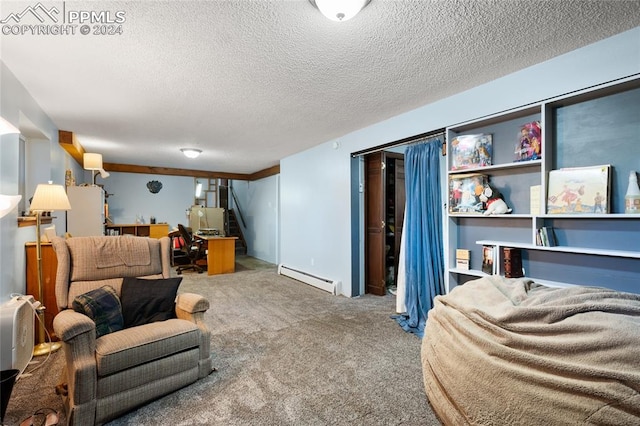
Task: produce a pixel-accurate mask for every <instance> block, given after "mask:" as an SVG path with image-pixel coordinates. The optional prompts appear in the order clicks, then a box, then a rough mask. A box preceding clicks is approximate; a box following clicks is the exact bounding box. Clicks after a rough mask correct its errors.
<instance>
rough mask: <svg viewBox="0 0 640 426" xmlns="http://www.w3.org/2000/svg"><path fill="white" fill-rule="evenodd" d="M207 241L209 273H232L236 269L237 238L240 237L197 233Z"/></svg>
mask: <svg viewBox="0 0 640 426" xmlns="http://www.w3.org/2000/svg"><path fill="white" fill-rule="evenodd" d="M194 237H195V238H199V239H201V240H205V241H206V242H207V273H208V274H209V275H217V274H231V273H233V272H235V271H236V240H237V239H238V237H218V236H209V235H197V234H194Z"/></svg>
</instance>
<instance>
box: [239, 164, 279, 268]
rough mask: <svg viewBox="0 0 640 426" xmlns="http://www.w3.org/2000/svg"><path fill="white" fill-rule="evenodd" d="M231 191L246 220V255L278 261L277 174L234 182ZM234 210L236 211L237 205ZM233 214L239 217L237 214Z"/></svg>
mask: <svg viewBox="0 0 640 426" xmlns="http://www.w3.org/2000/svg"><path fill="white" fill-rule="evenodd" d="M232 184H233V190H234V192H235V194H236V197H237V199H238V204H239V205H240V206H239V207H240V210H241V211H242V215H243V217H244V219H245V221H246V227H243V226H242V222H241V219H240V217H238V222H240V226H241V227H242V232H243V234H244V237H245V240H246V241H247V247H248V250H247V254H248V255H249V256H252V257H255V258H258V259H261V260H264V261H266V262H270V263H274V264H277V263H278V262H279V260H280V256H279V255H280V253H279V234H280V229H279V227H280V217H279V190H280V175H275V176H269V177H266V178H264V179H260V180H256V181H237V180H234V181H233V183H232ZM234 209H236V210H237V208H236V207H234ZM236 216H238V215H237V214H236Z"/></svg>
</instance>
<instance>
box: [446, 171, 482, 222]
mask: <svg viewBox="0 0 640 426" xmlns="http://www.w3.org/2000/svg"><path fill="white" fill-rule="evenodd" d="M488 182H489V177H488V176H487V175H484V174H482V173H464V174H459V175H449V213H470V214H482V213H483V212H484V211H485V204H484V203H483V202H482V201H481V200H480V195H481V194H482V191H483V190H484V187H485V186H486V185H487V184H488Z"/></svg>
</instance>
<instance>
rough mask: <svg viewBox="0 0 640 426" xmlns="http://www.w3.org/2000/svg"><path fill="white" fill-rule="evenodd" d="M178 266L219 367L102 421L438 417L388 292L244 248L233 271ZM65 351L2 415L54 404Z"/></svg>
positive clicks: (424, 420) (414, 346) (415, 348)
mask: <svg viewBox="0 0 640 426" xmlns="http://www.w3.org/2000/svg"><path fill="white" fill-rule="evenodd" d="M183 277H184V279H183V281H182V284H181V286H180V291H184V292H194V293H200V294H203V295H205V296H206V297H207V298H208V299H209V301H210V302H211V309H210V310H209V311H208V312H207V316H206V318H207V323H208V325H209V327H210V329H211V331H212V337H211V350H212V353H213V363H214V366H215V367H216V368H217V369H218V371H217V372H214V373H212V374H211V375H210V376H208V377H206V378H205V379H202V380H200V381H198V382H196V383H194V384H192V385H190V386H187V387H186V388H183V389H181V390H179V391H177V392H174V393H172V394H169V395H167V396H165V397H163V398H161V399H158V400H156V401H154V402H152V403H149V404H147V405H145V406H143V407H140V408H139V409H137V410H135V411H132V412H130V413H129V414H127V415H125V416H123V417H121V418H118V419H116V420H114V421H112V422H110V423H109V424H108V425H109V426H116V425H157V424H167V425H184V426H186V425H225V426H226V425H439V424H440V423H439V422H438V420H437V419H436V417H435V415H434V414H433V412H432V411H431V409H430V406H429V403H428V401H427V399H426V396H425V392H424V386H423V383H422V371H421V366H420V340H418V339H417V338H416V337H415V336H413V335H410V334H407V333H405V332H404V331H402V329H401V328H400V327H399V326H398V325H397V324H396V322H395V321H394V320H392V319H390V315H392V314H393V313H394V306H395V301H394V299H393V297H392V296H386V297H378V296H368V295H367V296H363V297H360V298H354V299H349V298H345V297H342V296H332V295H330V294H328V293H326V292H324V291H321V290H318V289H315V288H313V287H310V286H308V285H306V284H303V283H300V282H297V281H294V280H291V279H289V278H286V277H281V276H279V275H277V273H276V267H275V265H271V264H268V263H264V262H261V261H258V260H255V259H252V258H247V257H240V258H238V268H237V272H236V273H235V274H228V275H219V276H213V277H209V276H207V275H206V273H205V274H196V273H190V272H185V273H184V274H183ZM62 362H63V357H62V353H61V352H58V353H55V354H53V355H52V357H51V359H50V360H49V361H47V363H45V365H44V366H43V367H42V368H40V369H39V370H37V371H36V372H35V374H34V375H33V376H30V377H24V378H22V379H20V380H19V381H18V382H17V383H16V385H15V388H14V391H13V394H12V397H11V400H10V402H9V407H8V410H7V415H6V417H5V423H6V424H9V425H15V424H19V422H20V421H21V420H22V419H24V418H25V417H27V416H28V415H29V414H30V413H31V412H32V411H34V410H36V409H38V408H40V407H51V408H54V409H58V410H60V409H62V404H61V401H60V399H59V397H58V396H57V395H55V394H54V392H53V387H54V386H55V384H56V382H57V378H58V374H59V373H58V372H59V371H60V368H61V367H62ZM30 368H31V367H30ZM61 424H62V423H61Z"/></svg>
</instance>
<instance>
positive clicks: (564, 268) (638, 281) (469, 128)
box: [443, 75, 640, 292]
mask: <svg viewBox="0 0 640 426" xmlns="http://www.w3.org/2000/svg"><path fill="white" fill-rule="evenodd" d="M637 111H640V76H638V75H635V76H631V77H629V78H626V79H621V80H618V81H616V82H610V83H607V84H603V85H601V86H598V87H592V88H589V89H585V90H583V91H578V92H574V93H572V94H569V95H566V96H561V97H558V98H555V99H549V100H546V101H543V102H540V103H537V104H533V105H528V106H526V107H523V108H518V109H515V110H513V111H508V112H505V113H500V114H496V115H493V116H489V117H483V118H481V119H478V120H472V121H469V122H466V123H461V124H459V125H455V126H452V127H450V128H448V129H447V140H448V141H451V140H453V139H454V138H455V137H456V136H459V135H465V134H478V133H490V134H491V135H492V141H493V143H492V147H493V157H492V160H493V161H492V165H491V166H486V167H476V168H473V169H464V170H451V161H452V160H451V155H448V156H447V157H448V161H449V168H448V169H449V172H448V175H449V177H450V178H451V177H455V176H456V175H459V174H462V173H482V174H485V175H488V176H489V180H490V183H491V184H492V185H493V186H495V187H496V188H498V189H499V190H500V192H501V193H502V194H503V196H504V199H505V201H506V203H507V205H508V206H509V207H511V208H512V209H513V211H512V213H511V214H505V215H495V216H484V215H478V214H458V213H449V214H448V215H447V222H446V234H447V236H446V238H445V245H446V246H445V253H447V258H446V267H447V274H446V290H447V292H449V291H451V290H452V289H453V288H454V287H455V286H456V285H461V284H464V283H465V282H467V281H469V280H472V279H476V278H478V277H482V276H485V275H486V274H485V273H484V272H482V271H481V269H482V247H483V246H485V245H489V246H494V247H496V248H497V250H496V252H497V254H498V257H497V259H496V262H497V263H498V268H497V270H498V273H500V274H503V273H504V271H503V269H502V264H503V259H502V248H504V247H513V248H520V249H521V250H522V259H523V269H524V273H525V276H526V277H528V278H532V279H534V280H535V281H536V282H540V283H543V284H547V285H554V286H555V285H571V284H576V285H595V286H602V287H609V288H613V289H616V290H621V291H630V292H640V215H638V214H633V215H629V214H625V213H624V196H625V192H626V188H627V183H628V176H629V173H630V171H633V170H635V171H638V172H640V139H639V137H640V136H639V135H640V120H639V116H638V112H637ZM535 120H539V121H540V123H541V127H542V158H541V159H536V160H531V161H522V162H516V161H515V159H514V150H515V146H516V144H517V142H518V138H517V135H518V132H519V129H520V128H521V126H522V125H523V124H525V123H528V122H532V121H535ZM448 145H451V144H450V143H449V144H448ZM448 149H449V150H451V147H450V146H448ZM450 152H451V151H449V154H450ZM603 164H610V165H611V166H612V176H611V197H610V212H611V213H610V214H593V213H590V214H589V213H588V214H547V213H546V211H547V207H546V198H547V187H548V174H549V172H550V171H551V170H556V169H560V168H565V167H584V166H594V165H603ZM533 185H540V187H541V190H540V203H539V206H538V207H537V208H535V206H534V208H533V209H532V206H531V204H530V187H531V186H533ZM448 191H449V185H448V182H445V185H444V186H443V193H444V197H443V198H444V199H447V200H448V199H449V194H448ZM541 227H548V228H552V229H553V230H554V234H555V236H556V239H557V244H556V246H553V247H548V246H540V245H537V244H536V234H537V230H538V229H539V228H541ZM457 248H465V249H469V250H471V261H470V267H471V269H470V270H461V269H456V268H453V267H452V266H453V265H455V250H456V249H457Z"/></svg>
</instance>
